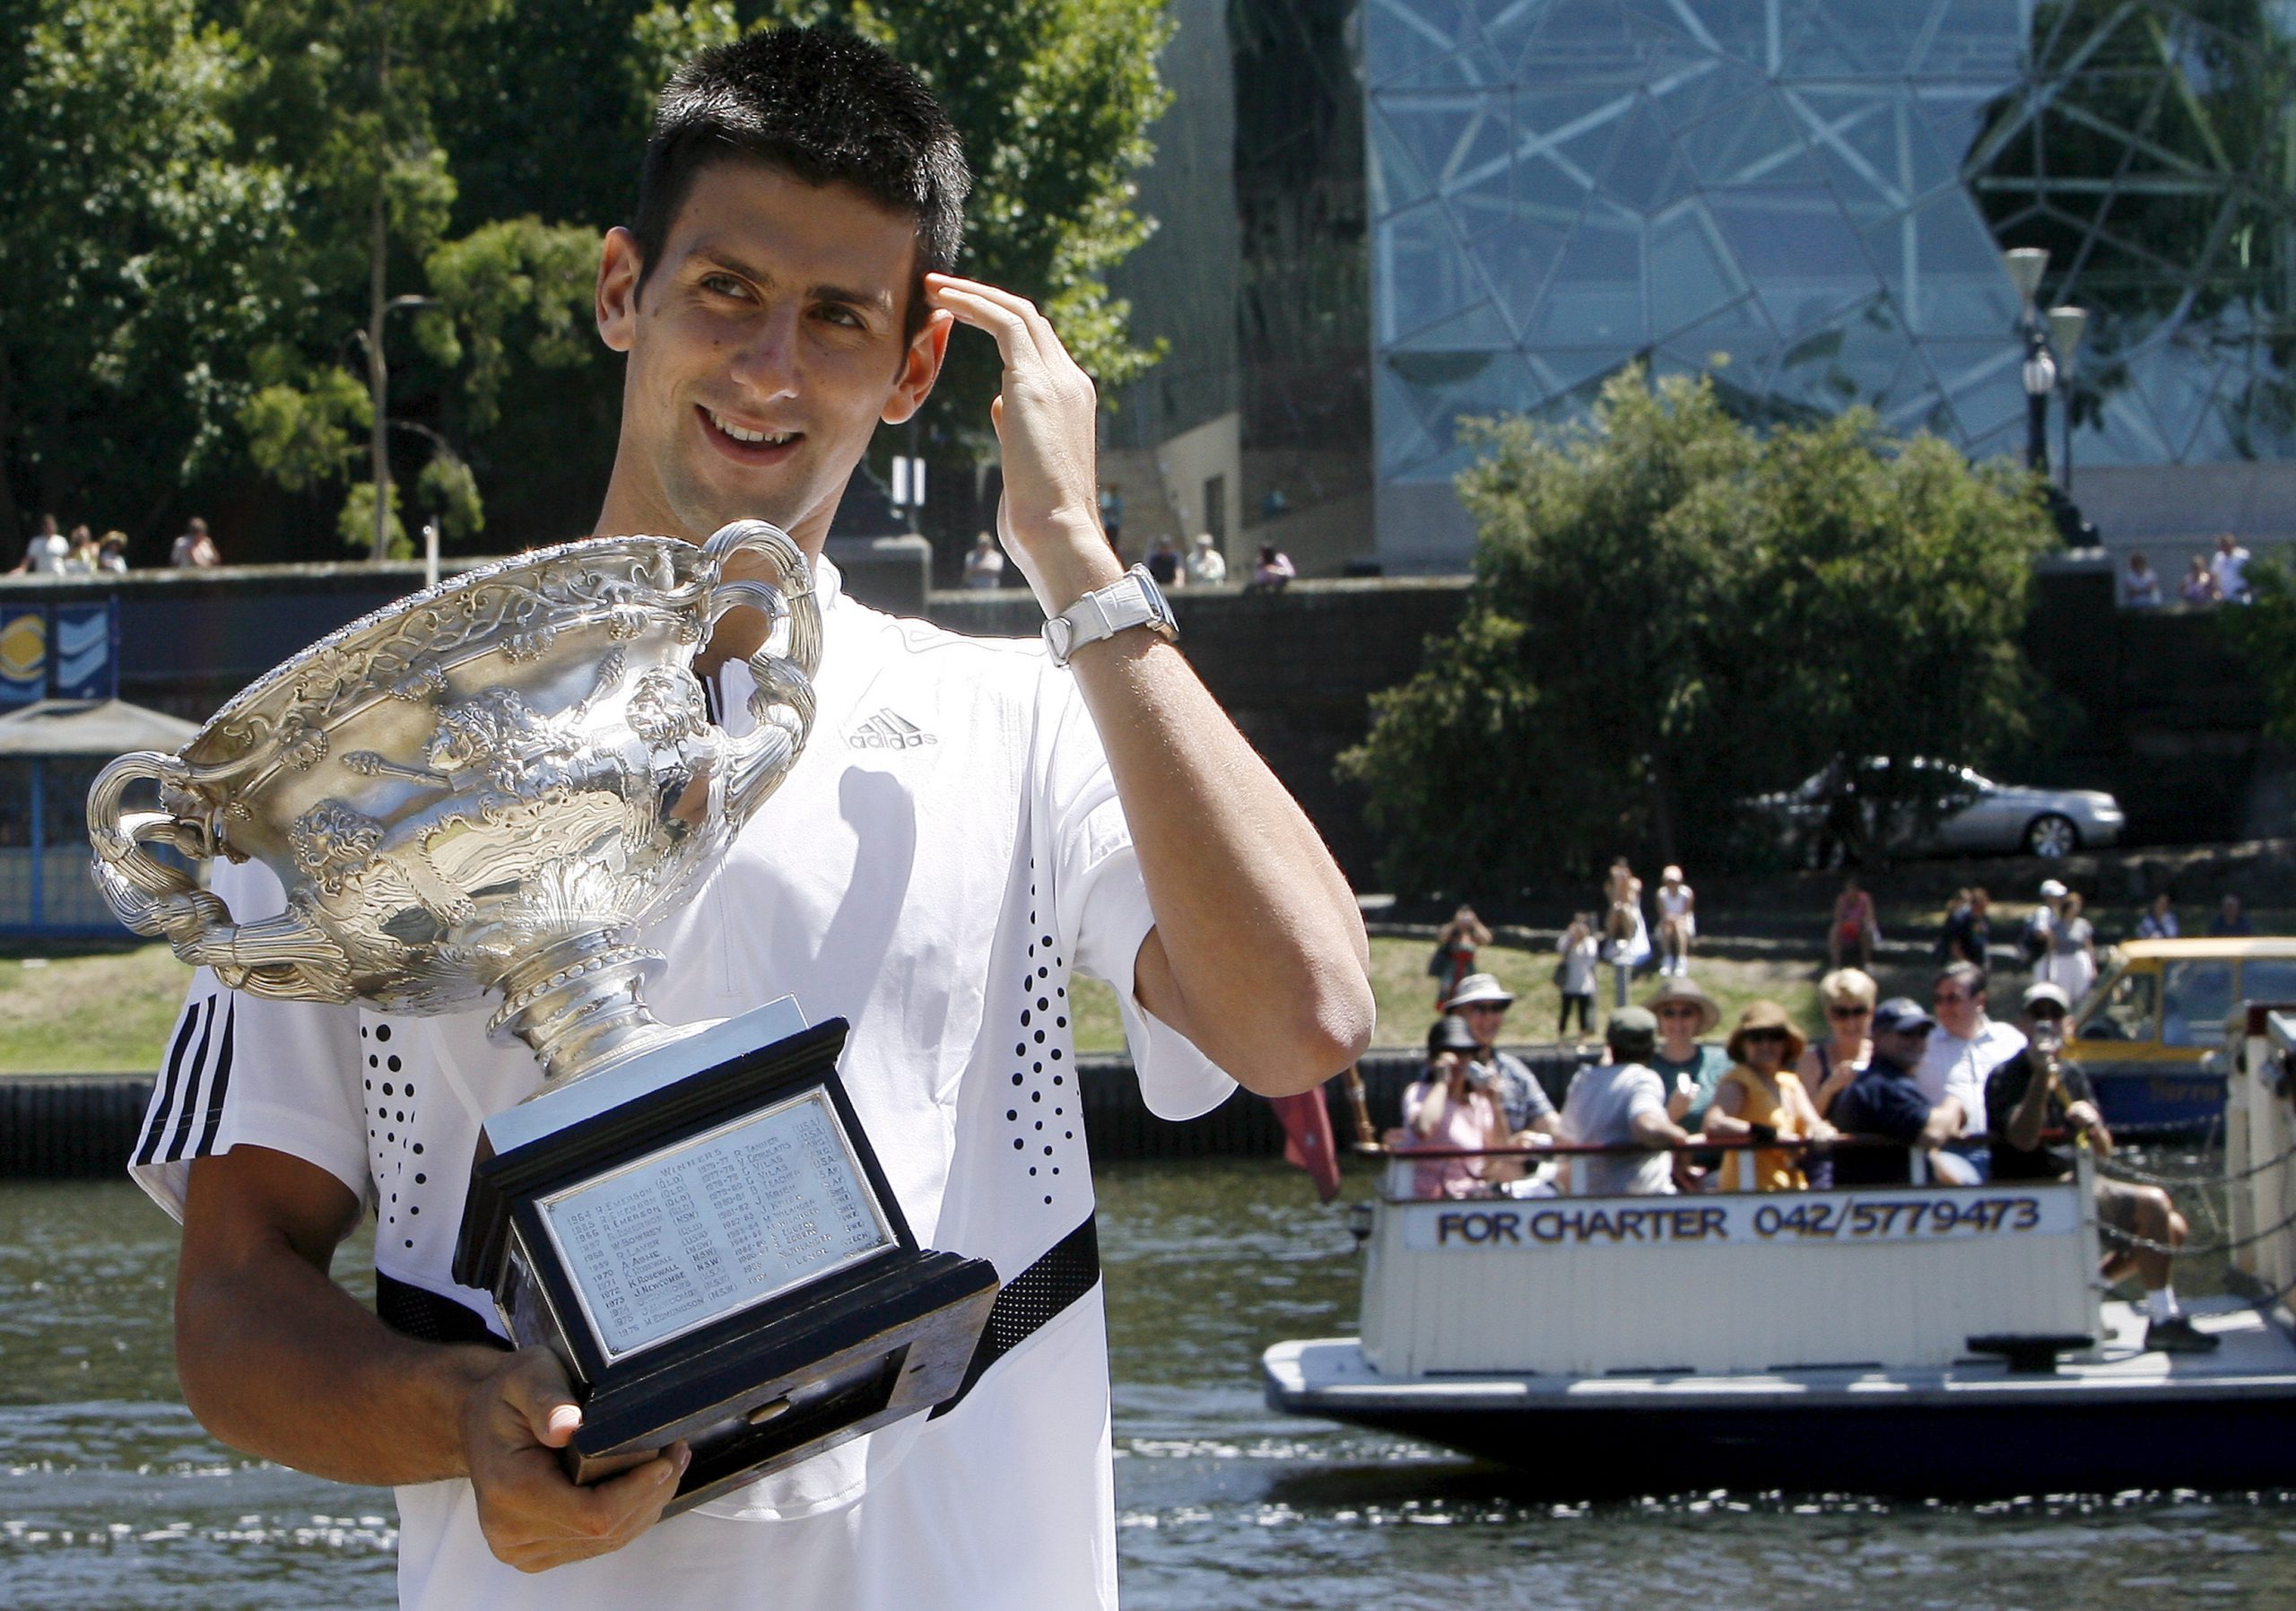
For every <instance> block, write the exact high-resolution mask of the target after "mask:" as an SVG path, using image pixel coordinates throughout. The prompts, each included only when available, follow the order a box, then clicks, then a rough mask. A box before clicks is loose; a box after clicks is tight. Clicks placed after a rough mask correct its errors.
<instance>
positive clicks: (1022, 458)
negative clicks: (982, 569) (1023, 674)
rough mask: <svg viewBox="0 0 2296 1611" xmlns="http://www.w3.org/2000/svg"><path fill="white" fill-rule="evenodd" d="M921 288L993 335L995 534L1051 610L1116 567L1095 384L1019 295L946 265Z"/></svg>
mask: <svg viewBox="0 0 2296 1611" xmlns="http://www.w3.org/2000/svg"><path fill="white" fill-rule="evenodd" d="M925 292H926V296H927V297H929V298H930V299H931V300H932V302H933V305H934V306H935V308H941V309H947V310H948V311H949V312H950V313H951V314H952V315H953V316H954V317H955V318H957V319H958V320H959V321H961V323H964V324H968V325H970V326H972V327H974V328H975V329H978V330H985V331H987V333H988V334H989V335H992V336H994V337H996V348H997V352H998V353H1000V354H1001V355H1002V356H1003V358H1004V361H1005V384H1004V389H1003V390H1002V391H1001V392H1000V393H999V394H998V396H997V398H996V402H995V403H993V404H991V405H990V406H989V421H990V422H991V423H992V424H993V425H995V427H996V440H997V444H998V446H999V447H1000V448H1002V449H1003V450H1004V460H1005V497H1004V501H1003V503H1002V504H1001V505H1000V506H999V507H998V509H997V511H996V535H997V536H999V537H1000V538H1002V539H1003V541H1004V544H1005V549H1006V550H1007V552H1009V553H1011V554H1012V556H1013V561H1014V562H1016V563H1017V564H1018V565H1019V566H1020V568H1021V574H1022V575H1023V576H1025V577H1026V578H1028V580H1029V586H1030V587H1031V588H1034V589H1035V590H1036V596H1037V602H1038V603H1039V604H1041V605H1044V608H1045V613H1046V614H1048V615H1049V614H1059V613H1060V612H1061V611H1063V610H1065V609H1066V608H1067V607H1068V606H1069V605H1072V604H1074V603H1075V602H1076V600H1077V599H1079V598H1080V597H1083V595H1084V594H1086V593H1088V592H1090V591H1091V589H1093V588H1100V587H1106V586H1107V585H1108V584H1109V583H1110V582H1112V581H1114V580H1116V579H1117V577H1118V575H1119V574H1120V573H1121V571H1122V570H1123V566H1122V565H1121V563H1120V562H1118V560H1117V559H1116V556H1115V554H1114V553H1112V552H1111V551H1110V549H1109V544H1108V539H1107V537H1106V536H1105V535H1103V534H1102V532H1101V530H1100V472H1099V454H1098V448H1097V443H1096V440H1095V436H1096V431H1097V429H1098V418H1097V414H1096V410H1097V408H1098V406H1099V401H1100V399H1099V393H1098V392H1097V391H1096V390H1095V388H1093V385H1092V378H1091V376H1090V375H1087V374H1086V373H1085V372H1084V371H1083V369H1082V368H1080V367H1079V366H1078V364H1077V362H1076V361H1075V360H1074V358H1072V357H1070V356H1069V354H1068V349H1067V348H1066V347H1065V346H1064V345H1063V344H1061V340H1060V337H1059V336H1058V335H1057V334H1055V333H1054V331H1053V327H1052V324H1051V321H1050V320H1048V319H1047V318H1045V316H1044V315H1043V314H1042V313H1041V312H1039V310H1038V309H1037V307H1036V305H1035V304H1034V303H1032V302H1031V301H1030V300H1028V299H1027V298H1025V297H1018V296H1014V295H1013V293H1012V292H1009V291H1000V290H998V289H997V288H996V287H995V286H993V285H984V284H982V283H979V282H978V281H977V280H960V279H958V278H956V277H955V276H953V275H951V274H927V275H926V277H925Z"/></svg>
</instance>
